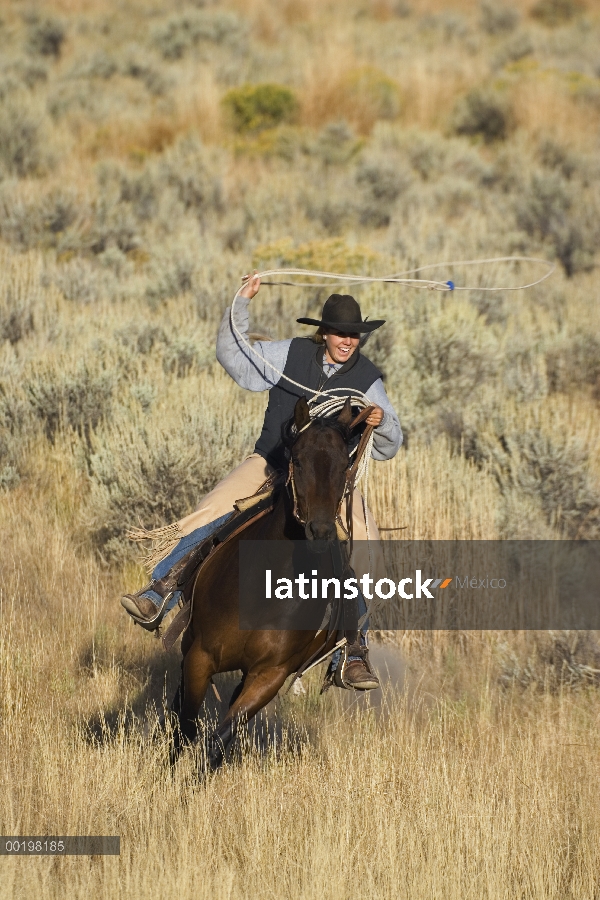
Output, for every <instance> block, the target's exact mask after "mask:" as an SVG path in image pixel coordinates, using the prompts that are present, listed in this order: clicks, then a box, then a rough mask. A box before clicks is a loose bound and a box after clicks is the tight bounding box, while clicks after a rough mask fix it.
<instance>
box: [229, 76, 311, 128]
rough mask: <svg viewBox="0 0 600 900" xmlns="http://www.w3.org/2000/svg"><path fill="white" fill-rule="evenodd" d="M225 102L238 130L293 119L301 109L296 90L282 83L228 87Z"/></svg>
mask: <svg viewBox="0 0 600 900" xmlns="http://www.w3.org/2000/svg"><path fill="white" fill-rule="evenodd" d="M222 102H223V106H224V108H225V110H226V111H227V112H228V114H229V115H230V117H231V120H232V123H233V127H234V128H235V130H236V131H238V132H248V131H260V130H262V129H263V128H273V127H274V126H275V125H280V124H281V123H282V122H291V121H292V120H293V119H294V117H295V115H296V112H297V109H298V101H297V99H296V96H295V94H294V92H293V91H291V90H290V88H287V87H284V86H283V85H281V84H244V85H242V87H239V88H231V90H229V91H227V93H226V94H225V96H224V97H223V101H222Z"/></svg>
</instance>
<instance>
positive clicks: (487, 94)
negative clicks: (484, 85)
mask: <svg viewBox="0 0 600 900" xmlns="http://www.w3.org/2000/svg"><path fill="white" fill-rule="evenodd" d="M509 119H510V116H509V111H508V108H507V105H506V102H505V100H504V99H503V98H502V97H500V96H499V95H498V94H497V93H495V92H494V91H490V90H474V91H471V93H469V94H467V96H466V97H464V98H463V99H462V100H460V101H459V103H458V104H457V106H456V108H455V110H454V116H453V122H452V125H453V129H454V131H455V133H456V134H466V135H472V136H481V137H482V138H483V139H484V141H485V142H486V144H490V143H492V141H498V140H504V139H505V138H506V136H507V134H508V130H509V125H510V122H509Z"/></svg>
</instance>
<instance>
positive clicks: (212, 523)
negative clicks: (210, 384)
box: [121, 274, 402, 690]
mask: <svg viewBox="0 0 600 900" xmlns="http://www.w3.org/2000/svg"><path fill="white" fill-rule="evenodd" d="M259 287H260V278H259V277H258V276H257V275H256V274H255V275H254V276H253V277H251V278H249V279H248V280H247V282H246V284H245V285H244V287H243V288H242V290H241V292H240V294H239V301H238V304H237V305H236V309H235V325H236V327H237V329H238V331H239V332H240V333H241V334H243V335H244V337H245V338H246V340H248V304H249V301H250V300H251V299H252V298H253V297H254V296H255V295H256V293H257V292H258V289H259ZM297 321H298V322H299V323H302V324H308V325H316V326H317V327H318V331H317V333H316V335H314V336H313V337H312V338H292V339H288V340H285V341H257V342H256V343H255V344H254V345H253V350H254V351H255V352H254V353H253V354H251V353H250V352H249V351H248V348H247V347H246V346H245V345H244V344H243V343H242V342H241V341H240V339H239V338H238V336H237V335H236V333H235V331H234V329H233V327H232V321H231V309H230V308H228V309H227V310H226V311H225V314H224V316H223V319H222V321H221V325H220V327H219V335H218V339H217V359H218V360H219V362H220V363H221V365H222V366H223V367H224V369H225V370H226V371H227V372H228V374H229V375H231V377H232V378H233V379H234V381H235V382H236V383H237V384H238V385H240V387H243V388H246V389H247V390H250V391H264V390H269V402H268V405H267V409H266V412H265V418H264V422H263V427H262V431H261V434H260V437H259V439H258V441H257V442H256V446H255V448H254V452H253V453H252V454H251V455H250V456H248V457H247V458H246V459H245V460H244V461H243V462H242V463H241V465H239V466H238V467H237V468H236V469H234V470H233V472H231V473H230V474H229V475H228V476H227V477H226V478H224V479H223V481H221V482H220V483H219V484H218V485H217V486H216V487H215V488H214V489H213V490H212V491H211V492H210V493H209V494H207V495H206V497H204V499H203V500H202V502H201V503H200V505H199V507H198V509H197V510H196V511H195V512H193V513H191V515H189V516H186V517H185V518H184V519H181V520H180V521H179V522H178V523H177V526H176V529H175V530H176V533H177V536H178V537H179V538H180V539H181V540H180V546H181V549H182V551H183V550H184V548H185V549H186V551H187V550H189V549H190V547H189V546H187V544H186V536H191V535H194V538H196V537H198V541H195V542H194V545H193V546H196V545H197V543H198V542H199V541H200V540H201V539H204V538H205V537H207V536H208V535H209V534H210V532H211V531H212V530H214V528H215V527H218V524H219V523H220V522H221V521H222V520H224V518H226V517H227V516H229V515H230V514H231V513H232V511H233V509H234V504H235V502H236V500H239V499H240V498H242V497H248V496H250V495H251V494H253V493H254V492H255V491H257V490H258V488H259V487H260V486H261V485H262V484H263V483H264V482H265V480H266V479H267V478H268V477H269V476H270V475H272V474H274V473H275V472H276V471H285V470H286V469H287V465H288V461H287V458H286V454H287V450H286V447H285V445H284V443H283V441H282V433H283V427H284V425H286V423H287V422H288V421H289V420H290V419H291V418H292V416H293V414H294V407H295V404H296V402H297V400H298V398H299V397H302V396H305V397H306V398H307V399H309V400H310V399H311V398H312V397H314V395H315V393H317V392H318V391H321V390H325V389H326V390H327V391H330V390H331V389H333V390H336V391H337V390H338V389H339V391H340V395H341V396H343V395H344V394H348V393H352V392H359V393H362V394H363V395H364V396H365V397H366V399H367V400H368V401H369V402H370V403H371V405H372V406H373V409H372V411H371V413H370V415H369V416H368V418H367V419H366V424H368V425H371V426H373V428H374V431H373V437H374V440H373V449H372V457H373V458H374V459H378V460H384V459H391V458H392V457H393V456H395V454H396V453H397V451H398V448H399V447H400V445H401V443H402V430H401V428H400V422H399V420H398V416H397V415H396V412H395V411H394V408H393V407H392V405H391V403H390V401H389V399H388V397H387V395H386V392H385V389H384V387H383V382H382V379H381V373H380V372H379V370H378V369H377V368H376V367H375V366H374V365H373V363H372V362H371V361H370V360H369V359H367V358H366V357H365V356H363V355H362V353H361V352H360V349H359V344H360V336H361V334H366V333H369V332H371V331H374V330H375V329H376V328H379V327H381V326H382V325H383V324H385V323H384V321H383V320H374V321H363V319H362V315H361V311H360V307H359V305H358V303H357V302H356V300H355V299H354V298H353V297H350V296H348V295H340V294H332V295H331V296H330V297H329V299H328V300H327V301H326V302H325V304H324V306H323V312H322V316H321V319H320V320H317V319H310V318H300V319H298V320H297ZM263 361H264V364H263ZM268 364H270V365H268ZM271 366H274V367H275V369H277V370H278V371H279V372H283V373H284V375H286V376H288V378H290V379H293V381H296V382H298V383H299V384H302V385H305V387H306V388H308V389H309V390H303V389H301V388H299V387H296V386H295V385H292V384H291V383H290V382H289V381H287V380H286V379H285V378H281V377H280V376H279V375H278V374H277V372H276V371H275V370H274V369H272V368H271ZM317 399H318V398H317ZM367 521H368V535H369V540H370V541H371V550H372V555H373V548H375V554H374V556H375V568H376V569H377V570H381V568H382V556H381V548H380V546H379V532H378V530H377V525H376V523H375V520H374V519H373V516H372V515H371V513H370V511H369V509H368V508H367V507H366V505H365V504H364V503H363V500H362V497H361V496H360V494H359V492H358V491H355V496H354V501H353V507H352V522H353V537H354V541H355V542H357V543H355V544H354V553H353V556H352V559H351V564H352V567H353V569H354V571H355V573H356V575H357V577H358V578H360V577H361V575H363V574H365V573H367V572H369V568H370V565H369V552H368V547H367V524H366V522H367ZM315 537H316V535H315ZM188 543H189V541H188ZM176 555H178V556H179V557H181V555H182V554H181V553H180V554H176ZM169 558H170V559H174V557H169ZM164 568H165V567H164V565H163V567H162V569H161V567H160V566H158V567H157V569H155V571H154V573H153V577H154V581H153V582H152V583H151V584H150V585H148V586H146V587H145V588H143V589H142V590H141V591H139V592H138V593H137V594H126V595H125V596H124V597H123V599H122V600H121V603H122V605H123V606H124V607H125V609H126V610H127V611H128V612H129V613H130V615H131V616H132V617H133V618H134V619H135V620H136V621H137V622H139V623H140V624H142V625H143V626H144V627H146V628H149V629H151V628H152V627H157V626H158V619H157V607H158V605H160V603H161V599H162V598H164V597H165V596H166V595H167V592H169V591H172V590H173V588H174V585H173V584H171V583H170V581H169V577H168V572H165V571H163V570H164ZM370 574H371V575H375V574H376V573H375V572H371V573H370ZM154 622H156V626H154V625H153V623H154ZM362 643H363V645H365V646H366V632H363V638H362ZM344 682H345V683H346V684H347V685H348V686H351V687H354V688H356V689H357V690H371V689H373V688H375V687H378V685H379V682H378V679H377V676H376V675H375V674H374V673H373V671H372V670H371V667H370V666H369V665H368V664H367V663H366V660H365V657H364V655H363V654H362V653H361V651H360V650H358V651H356V655H355V656H353V657H350V658H349V659H348V660H347V665H346V668H345V674H344Z"/></svg>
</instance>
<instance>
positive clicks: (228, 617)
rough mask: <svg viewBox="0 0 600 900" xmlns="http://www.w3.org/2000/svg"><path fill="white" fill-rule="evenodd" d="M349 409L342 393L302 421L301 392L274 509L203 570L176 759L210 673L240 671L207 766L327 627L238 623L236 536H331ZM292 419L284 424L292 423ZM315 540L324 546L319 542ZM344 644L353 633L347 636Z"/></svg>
mask: <svg viewBox="0 0 600 900" xmlns="http://www.w3.org/2000/svg"><path fill="white" fill-rule="evenodd" d="M351 423H352V409H351V405H350V401H349V400H347V401H346V403H345V405H344V408H343V409H342V411H341V413H340V415H339V416H338V417H337V419H331V418H328V419H317V418H316V419H312V420H311V419H310V416H309V410H308V404H307V402H306V400H305V399H304V398H301V399H300V400H299V401H298V402H297V404H296V407H295V412H294V420H293V424H294V425H295V430H294V429H292V428H290V435H291V438H290V440H289V447H290V450H291V478H290V479H289V482H288V487H287V488H282V489H281V491H280V492H279V496H278V498H277V500H276V502H275V506H274V508H273V511H272V512H271V513H269V514H268V515H266V516H264V517H263V518H262V519H260V520H258V521H256V522H254V523H252V524H251V525H250V526H249V527H248V528H247V529H246V530H245V531H244V532H242V534H240V535H238V536H237V537H234V538H232V539H231V540H230V541H229V542H228V543H226V544H224V545H223V547H222V548H221V549H220V550H219V551H218V552H217V553H216V554H215V555H214V556H213V557H210V558H209V560H208V561H207V563H206V564H205V566H204V568H203V569H202V570H201V572H200V574H199V576H198V578H197V580H196V584H195V586H194V592H193V598H192V618H191V621H190V624H189V626H188V628H187V630H186V631H185V633H184V635H183V638H182V642H181V649H182V653H183V664H182V680H181V684H180V687H179V689H178V692H177V695H176V697H175V699H174V701H173V705H172V709H171V713H172V715H173V723H174V729H173V736H174V740H173V748H172V754H171V761H172V763H174V762H175V761H176V759H177V757H178V756H179V753H180V752H181V749H182V746H183V745H184V744H185V743H188V742H191V741H193V740H195V738H196V735H197V722H196V718H197V716H198V712H199V710H200V706H201V704H202V702H203V700H204V696H205V694H206V690H207V688H208V685H209V684H210V681H211V678H212V676H213V675H215V674H216V673H218V672H232V671H237V670H240V669H241V671H242V674H243V678H242V681H241V683H240V684H239V685H238V687H237V688H236V691H235V692H234V695H233V697H232V701H231V704H230V707H229V711H228V713H227V715H226V716H225V718H224V719H223V721H222V722H221V724H220V725H219V727H218V728H217V729H216V730H215V731H214V733H213V734H212V735H211V736H210V738H209V741H208V746H207V765H208V767H209V768H210V769H215V768H217V767H218V766H219V765H220V764H221V763H222V761H223V758H224V755H225V751H226V749H227V746H228V745H229V744H230V743H231V741H232V739H233V738H234V736H235V734H236V731H237V729H238V728H239V726H240V723H242V722H247V721H248V720H249V719H251V718H252V717H253V716H254V715H255V714H256V713H257V712H258V711H259V710H261V709H262V708H263V707H264V706H266V704H267V703H269V701H270V700H272V699H273V697H275V695H276V694H277V692H278V691H279V690H280V688H281V687H282V685H283V684H284V682H285V680H286V679H287V678H288V676H290V675H292V674H293V673H294V672H297V671H298V670H299V669H300V668H301V667H302V665H303V664H304V663H306V662H307V661H308V660H310V659H311V658H312V657H313V655H314V654H315V653H318V651H319V648H320V647H322V646H323V644H324V643H325V642H326V641H327V640H328V646H327V649H330V648H331V647H333V645H334V643H335V640H336V635H335V632H334V633H332V634H331V635H329V638H327V635H326V633H325V632H323V631H319V630H318V629H313V630H301V631H298V630H296V631H285V630H269V631H266V630H264V631H263V630H260V631H259V630H254V631H252V630H248V631H246V630H241V629H240V616H239V602H238V590H239V587H238V585H239V542H240V541H243V540H252V541H257V540H260V541H274V540H278V541H281V540H287V541H298V540H308V541H319V542H324V541H326V542H333V541H336V540H337V531H336V515H337V513H338V509H339V508H340V504H341V502H342V497H343V495H344V490H345V485H346V476H347V472H348V468H349V455H348V442H349V439H350V433H351V430H352V427H351ZM290 424H291V423H290ZM320 546H323V544H322V543H321V544H320ZM346 637H347V639H348V641H349V643H350V642H351V641H352V640H356V632H354V634H351V633H346Z"/></svg>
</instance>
